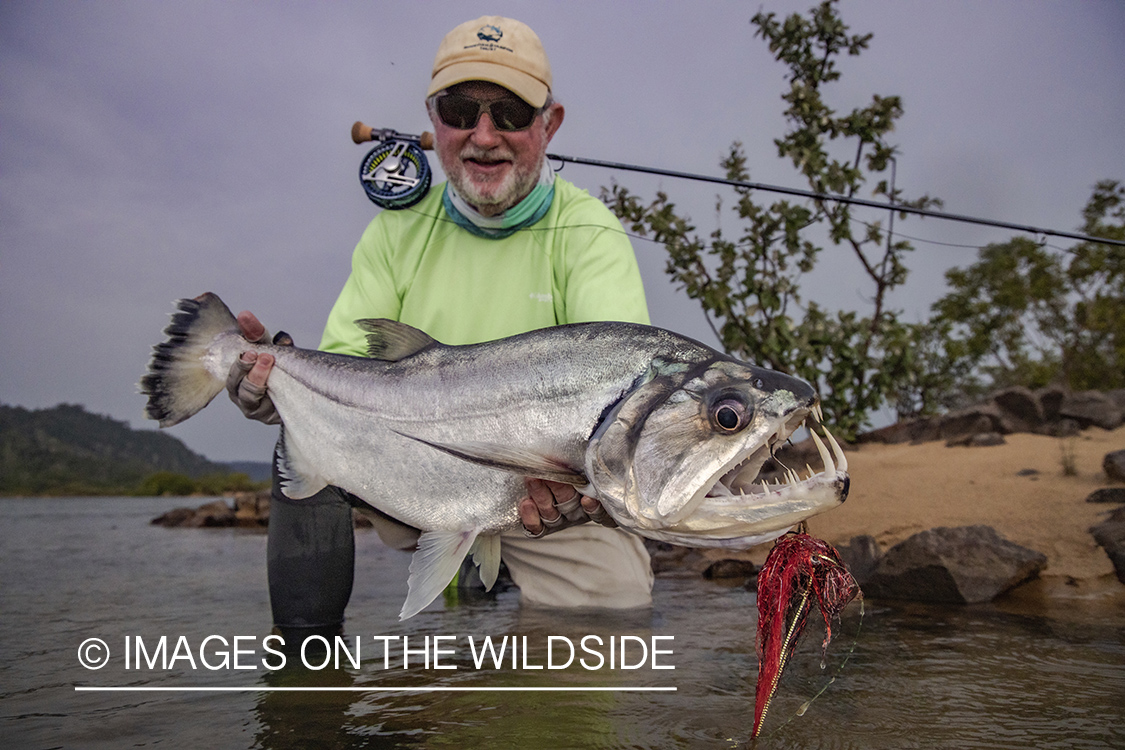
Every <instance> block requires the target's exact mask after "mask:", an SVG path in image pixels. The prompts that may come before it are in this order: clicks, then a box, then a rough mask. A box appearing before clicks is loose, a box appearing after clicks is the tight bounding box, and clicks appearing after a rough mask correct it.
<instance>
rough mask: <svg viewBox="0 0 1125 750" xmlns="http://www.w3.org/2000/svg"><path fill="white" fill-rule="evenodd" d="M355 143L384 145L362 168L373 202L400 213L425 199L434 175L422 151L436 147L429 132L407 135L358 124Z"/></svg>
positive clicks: (362, 180) (361, 175) (365, 187)
mask: <svg viewBox="0 0 1125 750" xmlns="http://www.w3.org/2000/svg"><path fill="white" fill-rule="evenodd" d="M352 140H353V141H355V142H356V143H362V142H364V141H382V142H383V143H382V144H381V145H379V146H376V147H375V148H373V149H371V151H369V152H368V154H367V156H365V157H364V159H363V161H362V162H361V163H360V165H359V183H360V184H361V185H363V191H364V192H365V193H367V197H368V198H370V199H371V202H372V203H374V204H375V205H377V206H379V207H380V208H388V209H391V210H397V209H402V208H409V207H410V206H413V205H414V204H415V203H417V202H418V201H420V200H422V198H424V197H425V196H426V193H427V191H429V189H430V181H431V179H432V178H433V172H432V171H431V170H430V162H429V160H428V159H426V155H425V154H424V153H423V152H422V149H423V148H426V147H429V148H433V137H432V136H430V134H429V133H423V134H422V135H421V136H412V135H405V134H403V133H398V132H396V131H394V130H390V129H383V130H376V129H374V128H370V127H368V126H366V125H364V124H363V123H360V122H357V123H356V124H355V125H354V126H353V127H352Z"/></svg>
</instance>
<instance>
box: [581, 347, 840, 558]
mask: <svg viewBox="0 0 1125 750" xmlns="http://www.w3.org/2000/svg"><path fill="white" fill-rule="evenodd" d="M819 413H820V410H819V397H818V396H817V393H816V391H815V389H813V387H812V386H811V385H809V384H808V383H806V382H805V381H803V380H801V379H799V378H795V377H792V376H789V375H785V374H783V373H780V372H777V371H774V370H769V369H765V368H761V367H756V366H753V365H749V364H746V363H744V362H740V361H738V360H735V359H733V358H729V357H722V356H720V357H716V358H714V359H712V360H710V361H707V362H703V363H699V364H691V363H684V362H673V363H667V362H662V361H660V360H656V361H654V362H653V364H652V366H651V367H650V369H649V373H648V374H647V376H646V377H645V378H644V379H643V381H642V382H641V383H640V384H639V385H638V386H637V387H635V388H634V389H633V390H632V391H631V392H630V393H629V394H627V395H626V396H625V397H624V398H623V399H622V400H621V401H619V402H618V404H617V405H616V407H615V408H614V409H613V410H612V411H611V412H610V413H609V414H608V415H607V416H606V418H605V419H604V420H603V422H602V424H601V425H600V426H599V429H598V430H597V431H596V432H595V434H594V436H593V437H592V438H591V440H590V443H589V446H588V449H587V454H586V470H587V476H588V477H589V479H590V483H591V485H592V487H593V489H594V491H595V492H596V494H597V496H598V499H599V500H600V501H601V503H602V505H603V506H604V507H606V509H607V510H608V511H609V513H610V514H611V515H612V516H614V518H615V520H617V522H618V524H619V525H622V526H625V527H626V528H632V529H634V530H635V531H637V532H638V533H641V534H642V535H645V536H649V537H652V538H657V539H666V540H668V541H675V542H678V543H684V544H692V545H695V546H700V545H702V546H750V545H752V544H757V543H760V542H761V541H768V540H769V539H773V538H776V537H777V536H778V535H780V534H781V533H784V531H785V530H786V529H788V528H789V527H791V526H792V525H793V524H795V523H797V522H799V521H801V520H803V519H804V518H807V517H809V516H812V515H816V514H817V513H820V512H823V511H825V510H828V509H829V508H832V507H835V506H837V505H839V504H840V503H841V502H843V500H844V498H845V497H846V495H847V484H848V480H847V474H846V461H844V467H843V469H840V468H839V466H838V463H839V461H843V453H842V451H839V448H838V446H836V448H835V450H837V451H838V457H837V460H833V458H832V457H830V456H828V455H827V451H826V450H824V451H821V456H822V458H824V459H825V470H824V472H821V473H820V474H814V475H813V476H810V477H809V478H808V479H807V480H805V481H800V480H799V479H796V477H795V475H793V476H790V475H787V479H788V481H787V482H785V483H784V484H783V485H781V486H780V487H777V486H766V485H764V484H762V483H761V482H760V481H759V479H758V477H759V474H760V472H761V469H762V467H763V465H764V464H765V462H766V461H767V460H768V459H769V458H770V456H771V455H773V452H774V450H775V448H776V447H779V446H780V445H781V444H782V443H784V441H785V440H787V439H788V438H789V436H790V435H791V434H793V432H794V431H796V430H797V429H798V428H799V427H801V425H802V424H804V422H805V420H806V419H807V418H808V417H809V416H810V415H818V414H819ZM828 439H829V440H830V441H831V436H829V438H828ZM832 442H833V445H835V442H834V441H832ZM794 480H796V481H794ZM740 542H742V543H743V544H740Z"/></svg>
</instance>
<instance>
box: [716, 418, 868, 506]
mask: <svg viewBox="0 0 1125 750" xmlns="http://www.w3.org/2000/svg"><path fill="white" fill-rule="evenodd" d="M809 417H812V418H813V419H814V420H815V424H810V425H806V424H805V422H806V420H807V419H808V418H809ZM801 426H806V427H807V428H808V430H809V435H810V436H811V437H812V441H813V444H814V445H815V446H816V450H817V453H819V454H820V460H821V462H822V463H823V465H824V468H823V470H821V471H819V472H817V471H815V470H813V468H812V467H811V466H806V471H807V475H805V476H804V478H802V473H801V472H798V471H796V470H794V469H791V468H788V467H784V468H783V471H782V472H781V474H780V476H778V478H777V479H776V480H775V481H774V482H773V483H771V482H770V481H769V480H768V478H767V477H765V476H764V472H763V471H762V467H763V466H764V465H765V463H766V461H767V460H769V459H770V458H772V457H774V454H775V448H777V447H778V446H780V445H781V444H783V443H784V442H785V441H786V440H788V439H789V436H790V435H792V434H793V433H794V432H796V431H797V429H798V428H800V427H801ZM816 426H819V427H820V428H821V429H822V430H824V440H822V439H821V438H820V436H819V435H817V434H816V431H815V429H814V427H816ZM825 441H827V442H828V445H825ZM829 446H831V451H829ZM728 466H729V467H730V468H728V467H724V468H723V470H721V472H720V475H719V476H718V477H717V479H715V480H713V484H712V486H711V489H709V490H708V491H707V493H706V495H705V497H707V498H718V499H727V498H734V499H746V500H750V501H753V500H755V499H766V498H769V499H770V500H775V501H784V500H785V499H786V498H787V497H788V496H797V495H799V494H801V493H803V492H808V491H811V490H813V489H815V488H817V487H822V486H824V485H826V484H831V483H834V482H836V481H838V480H839V479H840V478H841V476H842V477H843V478H844V479H845V480H846V479H847V471H848V459H847V458H846V457H845V456H844V451H843V449H842V448H840V444H839V443H838V442H836V438H834V437H832V433H831V432H829V431H828V428H827V427H825V426H824V413H823V411H822V410H821V408H820V405H819V404H817V405H815V406H813V407H812V408H811V410H810V411H808V412H806V413H804V414H802V415H800V416H799V417H797V418H796V419H792V420H789V421H788V422H784V423H782V424H781V426H780V427H778V429H777V430H776V431H775V432H774V433H773V434H771V435H770V436H769V437H768V438H767V439H766V440H765V441H764V442H763V443H762V444H761V445H759V446H758V447H756V448H753V449H751V450H749V451H748V452H747V453H745V454H743V455H742V456H741V457H736V458H735V459H734V461H733V462H732V464H731V465H728ZM844 486H845V489H844V495H845V497H846V494H847V489H846V487H847V484H845V485H844ZM843 499H844V498H841V501H843Z"/></svg>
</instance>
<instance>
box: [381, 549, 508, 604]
mask: <svg viewBox="0 0 1125 750" xmlns="http://www.w3.org/2000/svg"><path fill="white" fill-rule="evenodd" d="M499 539H500V538H499V537H496V541H497V544H496V546H497V552H499ZM476 540H477V531H476V529H472V530H469V531H427V532H424V533H423V534H422V536H420V537H418V549H417V550H416V551H415V552H414V557H413V558H412V559H411V560H410V577H409V578H408V579H407V582H406V586H407V594H406V601H405V602H403V603H402V611H400V612H399V613H398V619H400V620H405V619H407V618H408V617H413V616H414V615H416V614H418V613H419V612H421V611H422V610H423V609H425V608H426V607H427V606H428V605H429V603H430V602H432V601H433V600H434V599H436V598H437V596H438V594H440V593H441V592H442V591H444V590H445V587H446V586H447V585H449V582H450V581H452V580H453V576H455V575H457V571H458V570H459V569H460V567H461V561H462V560H464V559H465V555H467V554H469V551H470V550H471V549H473V547H474V546H475V544H476ZM490 544H491V543H490ZM497 568H499V555H497ZM481 579H482V580H483V579H484V571H481ZM495 580H496V577H495V575H493V581H495ZM486 583H487V581H486Z"/></svg>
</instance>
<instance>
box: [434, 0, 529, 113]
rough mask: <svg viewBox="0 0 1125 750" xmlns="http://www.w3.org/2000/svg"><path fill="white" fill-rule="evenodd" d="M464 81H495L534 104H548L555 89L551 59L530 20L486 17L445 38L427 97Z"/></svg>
mask: <svg viewBox="0 0 1125 750" xmlns="http://www.w3.org/2000/svg"><path fill="white" fill-rule="evenodd" d="M464 81H489V82H490V83H495V84H497V85H499V86H503V87H504V88H506V89H508V90H509V91H511V92H512V93H514V94H515V95H516V96H518V97H519V98H521V99H523V100H524V101H525V102H527V103H528V104H530V105H531V106H533V107H542V106H543V104H544V102H546V101H547V92H549V91H550V90H551V63H550V62H548V60H547V53H546V52H545V51H544V50H543V43H542V42H540V41H539V37H538V36H537V35H536V34H535V32H534V31H532V30H531V28H530V27H529V26H528V25H527V24H524V23H520V22H519V21H516V20H513V19H511V18H504V17H502V16H481V17H480V18H478V19H476V20H475V21H466V22H465V23H463V24H461V25H460V26H458V27H457V28H455V29H454V30H453V31H451V32H449V33H448V34H446V35H445V38H444V39H442V40H441V46H440V47H438V53H437V57H435V58H434V70H433V74H432V78H431V80H430V90H429V91H427V92H426V96H432V95H434V94H436V93H437V92H439V91H441V90H442V89H446V88H449V87H450V86H452V85H454V84H456V83H462V82H464Z"/></svg>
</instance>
